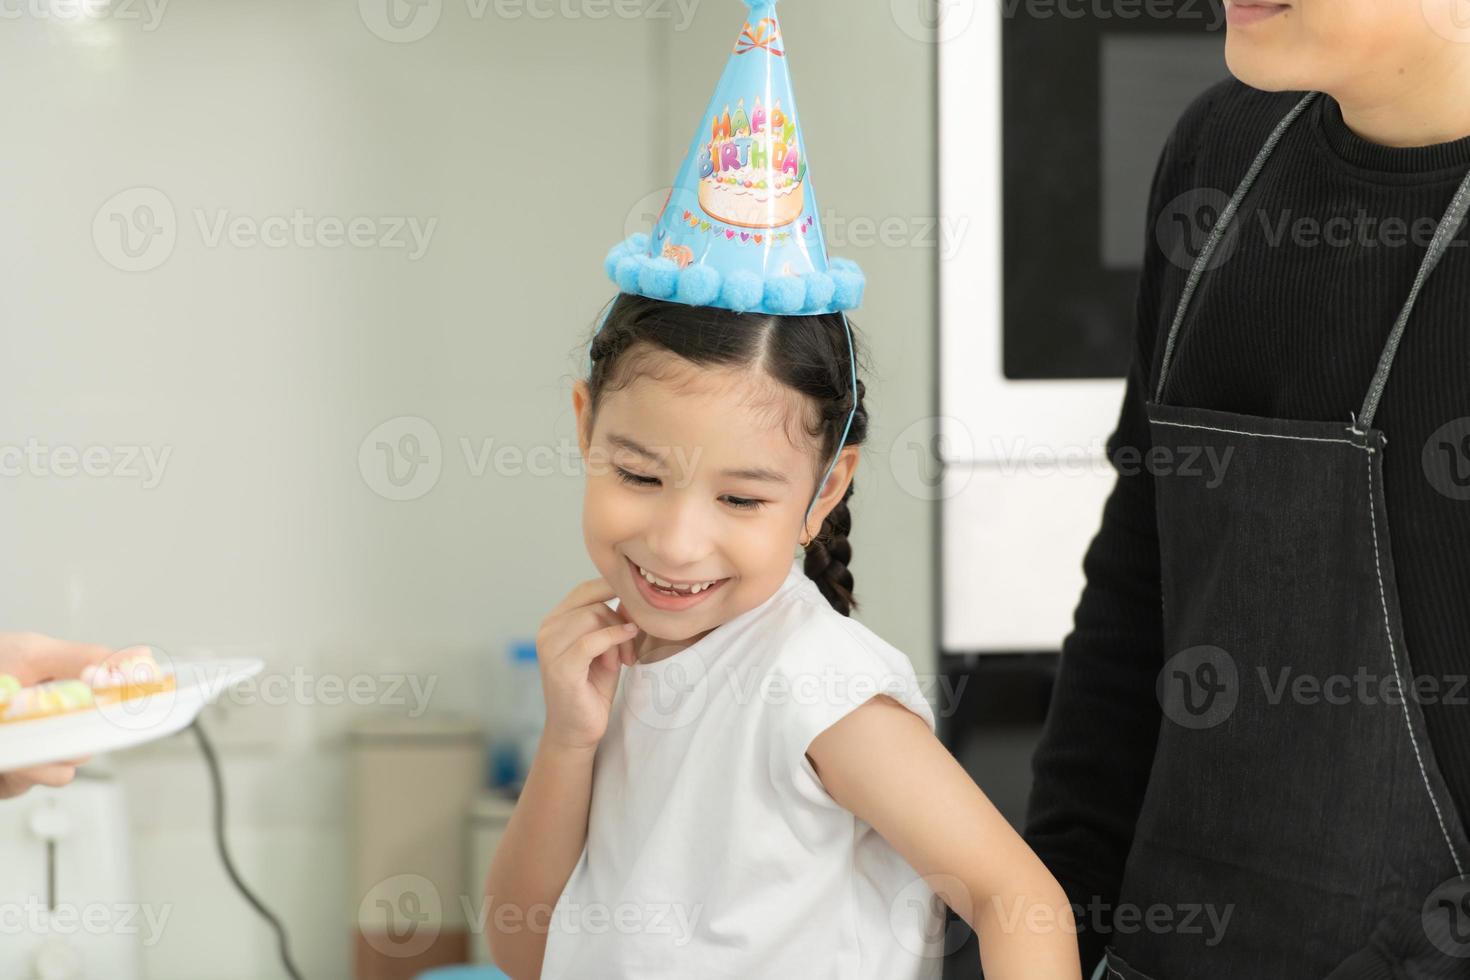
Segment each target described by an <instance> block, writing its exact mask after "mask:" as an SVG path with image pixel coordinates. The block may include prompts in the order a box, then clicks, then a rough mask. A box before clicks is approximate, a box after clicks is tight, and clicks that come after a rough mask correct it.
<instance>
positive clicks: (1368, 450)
mask: <svg viewBox="0 0 1470 980" xmlns="http://www.w3.org/2000/svg"><path fill="white" fill-rule="evenodd" d="M1154 424H1155V425H1172V426H1174V427H1175V428H1179V429H1205V430H1207V431H1209V432H1228V433H1230V434H1232V435H1238V436H1255V437H1256V438H1258V439H1295V440H1297V441H1298V442H1340V443H1342V444H1343V445H1344V446H1352V447H1353V448H1354V449H1361V450H1362V451H1363V452H1365V453H1372V452H1373V450H1372V448H1371V447H1369V446H1360V445H1358V444H1357V443H1356V442H1353V441H1352V440H1351V439H1329V438H1327V437H1326V436H1289V435H1283V434H1280V433H1276V432H1246V431H1245V430H1243V429H1221V428H1218V427H1216V426H1213V425H1191V424H1189V423H1187V422H1165V421H1162V420H1160V419H1155V420H1154Z"/></svg>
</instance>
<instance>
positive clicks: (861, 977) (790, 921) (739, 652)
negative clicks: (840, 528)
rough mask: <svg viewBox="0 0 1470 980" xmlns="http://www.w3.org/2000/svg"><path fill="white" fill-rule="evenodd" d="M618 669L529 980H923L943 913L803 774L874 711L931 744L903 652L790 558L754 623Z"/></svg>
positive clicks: (740, 620) (752, 616)
mask: <svg viewBox="0 0 1470 980" xmlns="http://www.w3.org/2000/svg"><path fill="white" fill-rule="evenodd" d="M617 602H618V600H617V599H612V600H609V601H608V603H607V605H608V606H610V607H612V608H616V604H617ZM621 670H622V673H621V676H620V678H619V682H618V689H617V693H616V694H615V695H614V698H613V704H612V713H611V717H610V719H609V722H608V730H607V733H606V734H605V735H604V736H603V739H602V741H601V742H600V743H599V745H598V747H597V753H596V756H595V759H594V763H593V777H592V803H591V809H590V812H589V815H588V828H587V844H586V846H585V847H584V849H583V851H582V854H581V856H580V858H579V859H578V861H577V865H576V867H575V869H574V870H573V871H572V874H571V877H570V878H569V879H568V881H567V885H566V888H565V889H564V890H563V891H562V894H561V896H560V897H559V898H558V899H557V903H556V907H555V909H554V910H553V912H552V917H551V920H550V923H549V932H548V936H547V943H546V954H545V958H544V961H543V966H542V971H541V978H542V980H724V978H728V980H756V978H781V980H786V978H794V977H799V978H801V980H937V978H938V977H939V976H940V970H941V964H942V960H941V957H942V954H943V952H944V950H943V940H944V936H943V932H944V905H943V902H942V901H941V900H940V899H939V897H938V896H937V895H936V894H935V893H934V891H933V890H932V889H931V888H930V887H929V886H928V884H927V883H926V882H925V881H924V880H923V879H922V878H920V877H919V874H918V873H917V872H916V871H914V869H913V868H912V867H911V866H910V865H909V864H908V862H906V861H905V860H904V859H903V858H902V857H901V856H900V855H899V854H898V852H897V851H895V850H894V849H893V847H892V846H891V845H890V844H889V843H888V842H887V841H886V840H884V839H883V838H882V837H881V836H880V835H879V834H878V833H877V831H875V830H874V829H873V828H872V827H871V826H870V825H868V824H867V823H865V822H863V821H861V820H859V819H857V818H856V817H855V816H853V815H852V813H850V812H849V811H848V810H846V809H844V808H843V807H842V806H840V805H839V804H838V803H837V802H836V801H835V800H834V799H832V797H831V795H829V794H828V793H827V791H826V789H825V788H824V787H823V786H822V784H821V782H820V780H819V779H818V777H817V774H816V771H815V770H814V769H813V768H812V766H811V763H810V762H809V761H807V759H806V749H807V746H808V745H809V744H810V743H811V741H812V739H813V738H815V737H816V736H817V734H818V733H820V732H821V731H823V730H824V729H826V728H827V727H828V726H830V725H832V724H833V723H834V722H836V721H837V720H838V719H839V718H841V717H843V716H844V715H846V714H847V713H848V712H849V711H851V710H853V709H854V708H856V707H858V706H859V705H861V704H862V703H863V702H865V701H867V700H868V699H869V698H871V697H872V696H873V695H875V694H879V693H882V694H888V695H889V696H891V697H893V698H894V699H895V700H897V701H898V702H899V703H900V704H903V705H905V706H906V707H908V708H909V710H911V711H913V712H914V713H915V714H917V715H919V717H921V718H923V719H924V721H925V722H926V723H927V724H928V725H929V728H930V730H931V731H932V730H934V714H933V711H932V710H931V709H930V706H929V703H928V701H927V700H926V699H925V697H924V696H923V692H922V691H921V690H920V688H919V684H918V680H917V678H916V677H915V674H914V670H913V665H912V664H911V663H910V662H909V659H908V658H907V657H906V656H904V654H903V653H902V652H900V651H899V650H897V649H896V648H894V647H893V646H890V645H889V644H888V643H886V642H884V641H883V640H882V639H880V638H879V637H878V636H876V635H875V634H874V633H873V632H872V631H870V630H869V629H867V628H866V627H864V626H863V625H862V624H861V623H858V622H857V621H855V620H852V619H849V618H848V617H845V616H843V615H841V614H840V613H838V612H837V611H836V610H835V609H833V608H832V607H831V605H830V604H829V603H828V602H827V600H826V598H825V597H823V595H822V594H821V592H820V591H819V590H818V589H817V586H816V583H815V582H813V581H812V580H811V579H809V578H807V576H806V574H805V573H804V572H803V571H802V566H801V561H800V559H797V560H794V561H793V562H792V565H791V570H790V572H789V573H788V575H787V577H786V580H785V581H784V582H783V583H782V584H781V585H780V587H779V588H777V590H776V591H775V592H774V593H773V594H772V595H771V596H770V597H769V598H767V599H766V600H765V601H764V602H762V603H761V604H760V605H758V606H756V607H754V608H753V609H749V610H747V611H746V612H744V613H742V614H740V615H739V616H736V617H735V618H733V619H731V620H729V621H727V622H725V623H722V624H721V625H719V626H717V627H716V628H715V629H713V630H711V631H710V632H709V633H707V634H705V635H704V636H703V637H701V638H700V639H699V640H698V641H696V642H695V643H693V644H691V645H690V646H688V647H686V648H685V649H683V650H681V651H679V652H678V653H676V654H674V655H673V656H671V657H666V658H665V659H663V660H658V661H654V662H652V663H648V664H636V665H633V666H624V667H623V668H621ZM914 802H915V805H921V804H920V802H919V801H914Z"/></svg>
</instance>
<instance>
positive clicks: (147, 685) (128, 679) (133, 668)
mask: <svg viewBox="0 0 1470 980" xmlns="http://www.w3.org/2000/svg"><path fill="white" fill-rule="evenodd" d="M82 682H83V683H85V684H86V685H87V686H88V687H90V688H91V689H92V693H93V694H94V695H95V697H96V699H97V703H98V704H114V703H116V702H118V701H127V700H129V699H130V698H138V697H143V696H144V695H146V694H158V693H159V692H161V691H172V690H173V689H174V675H173V674H172V673H167V672H165V671H164V670H163V668H161V667H160V666H159V665H158V661H157V660H155V659H154V658H153V651H152V650H151V649H149V648H148V647H146V646H137V647H128V648H127V649H126V650H119V651H118V652H117V653H115V654H113V655H112V656H111V657H109V658H107V659H106V660H104V661H103V662H102V663H100V664H97V665H95V666H88V667H85V668H83V669H82Z"/></svg>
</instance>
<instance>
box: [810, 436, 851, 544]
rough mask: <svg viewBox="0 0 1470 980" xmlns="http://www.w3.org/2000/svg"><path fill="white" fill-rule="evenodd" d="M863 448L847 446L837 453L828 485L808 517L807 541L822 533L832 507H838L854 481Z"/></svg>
mask: <svg viewBox="0 0 1470 980" xmlns="http://www.w3.org/2000/svg"><path fill="white" fill-rule="evenodd" d="M861 450H862V447H861V446H845V447H843V450H842V452H840V453H838V454H837V462H836V464H835V465H834V466H833V467H832V472H831V474H830V475H829V476H828V477H827V485H826V486H825V487H823V488H822V495H821V496H820V497H818V498H817V503H816V506H814V507H813V508H812V516H811V517H810V518H808V519H807V522H806V528H805V533H806V537H805V540H806V541H811V539H812V538H814V537H816V536H817V535H818V534H819V533H821V530H822V525H823V524H824V523H825V522H826V520H827V515H828V514H830V513H832V508H834V507H836V506H837V504H838V503H839V502H841V500H842V498H843V496H844V495H845V494H846V493H847V486H848V484H850V483H851V482H852V475H853V473H854V472H856V470H857V464H858V456H859V455H860V453H861Z"/></svg>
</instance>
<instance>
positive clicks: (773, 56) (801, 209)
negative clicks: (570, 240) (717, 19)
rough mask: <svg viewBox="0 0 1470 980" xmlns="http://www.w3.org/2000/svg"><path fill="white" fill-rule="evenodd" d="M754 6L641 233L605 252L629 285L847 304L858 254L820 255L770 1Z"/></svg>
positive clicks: (799, 308) (630, 288)
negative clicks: (664, 193) (655, 211)
mask: <svg viewBox="0 0 1470 980" xmlns="http://www.w3.org/2000/svg"><path fill="white" fill-rule="evenodd" d="M745 4H746V6H747V7H749V8H750V10H749V12H748V14H747V16H746V18H745V20H744V22H743V23H742V25H741V30H740V34H739V36H738V37H737V38H736V41H735V47H734V50H733V51H732V52H731V53H730V56H729V58H728V60H727V62H726V64H725V69H724V72H723V73H722V74H721V75H720V79H719V82H718V84H717V85H716V87H715V93H714V96H713V98H712V99H711V100H710V102H709V106H708V108H707V109H706V110H705V113H704V115H703V117H702V118H701V119H700V121H699V124H698V125H697V126H696V127H695V131H694V136H693V138H692V139H691V140H690V143H689V149H688V151H687V153H686V154H685V157H684V161H683V163H682V165H681V166H680V167H679V170H678V172H677V174H676V175H675V177H674V183H673V186H672V187H671V188H670V189H669V193H668V196H667V197H666V198H665V199H664V204H663V207H662V209H661V210H660V211H659V215H658V217H657V218H656V219H655V220H654V223H653V228H652V229H651V230H650V231H648V232H638V233H636V234H633V235H630V236H629V237H628V238H627V239H625V240H623V241H622V242H619V243H618V244H617V245H615V246H613V248H612V249H611V250H610V251H609V252H608V254H607V259H606V261H605V265H606V269H607V274H608V276H609V277H610V278H611V279H612V280H613V282H615V283H617V285H618V287H619V289H621V290H622V291H623V292H626V293H633V294H636V295H640V296H648V297H651V298H654V299H663V300H668V301H670V302H675V303H685V304H690V305H694V306H718V307H723V308H725V309H730V310H735V311H738V312H745V311H759V312H765V313H780V314H793V313H801V314H813V315H815V314H820V313H833V312H836V311H839V310H849V309H853V308H855V307H856V306H857V305H858V304H859V303H860V302H861V300H862V292H863V285H864V279H863V274H862V271H861V270H860V269H859V268H858V266H857V263H855V262H853V261H851V260H849V259H842V258H836V257H833V256H831V255H829V254H828V252H827V246H826V241H825V239H824V238H823V235H822V226H821V223H820V222H819V221H818V220H817V214H818V209H817V196H816V192H815V190H814V189H813V187H812V181H811V171H810V169H809V167H808V160H807V153H806V145H805V140H804V139H803V137H802V129H801V121H800V117H799V115H798V113H797V108H796V97H795V95H794V94H793V92H792V88H791V75H790V71H789V65H788V59H787V55H786V45H785V38H784V37H783V35H782V32H781V25H780V23H779V21H778V19H777V17H776V7H775V0H745Z"/></svg>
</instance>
